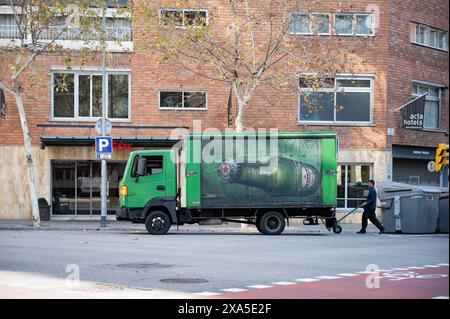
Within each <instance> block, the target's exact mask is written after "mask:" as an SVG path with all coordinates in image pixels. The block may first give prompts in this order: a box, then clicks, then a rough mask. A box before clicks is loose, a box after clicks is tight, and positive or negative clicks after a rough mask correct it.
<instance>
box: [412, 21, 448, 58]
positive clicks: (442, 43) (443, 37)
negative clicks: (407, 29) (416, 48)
mask: <svg viewBox="0 0 450 319" xmlns="http://www.w3.org/2000/svg"><path fill="white" fill-rule="evenodd" d="M411 42H412V43H414V44H419V45H424V46H427V47H430V48H434V49H438V50H444V51H448V32H447V31H444V30H440V29H437V28H433V27H430V26H427V25H424V24H420V23H415V22H412V23H411Z"/></svg>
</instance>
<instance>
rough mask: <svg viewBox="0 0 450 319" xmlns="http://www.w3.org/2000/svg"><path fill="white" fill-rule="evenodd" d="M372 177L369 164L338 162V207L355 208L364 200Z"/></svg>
mask: <svg viewBox="0 0 450 319" xmlns="http://www.w3.org/2000/svg"><path fill="white" fill-rule="evenodd" d="M371 179H372V165H371V164H340V165H338V167H337V193H338V194H337V197H338V207H339V208H355V207H358V206H359V205H361V204H362V203H363V202H364V201H365V200H366V197H367V196H366V193H367V191H368V190H369V187H368V183H369V180H371Z"/></svg>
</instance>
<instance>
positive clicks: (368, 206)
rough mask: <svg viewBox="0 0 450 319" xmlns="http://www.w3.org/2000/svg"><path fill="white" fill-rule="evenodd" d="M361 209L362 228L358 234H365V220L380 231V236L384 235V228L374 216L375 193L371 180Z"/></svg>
mask: <svg viewBox="0 0 450 319" xmlns="http://www.w3.org/2000/svg"><path fill="white" fill-rule="evenodd" d="M363 208H364V212H363V215H362V228H361V230H360V231H359V232H358V234H365V233H366V228H367V220H370V221H371V222H372V224H374V225H375V226H376V227H377V228H378V229H379V230H380V234H382V233H384V227H383V225H381V223H380V222H379V220H378V219H377V216H376V215H375V209H376V208H377V191H376V190H375V181H374V180H372V179H371V180H370V181H369V195H367V200H366V201H365V202H364V203H363Z"/></svg>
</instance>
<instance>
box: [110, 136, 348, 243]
mask: <svg viewBox="0 0 450 319" xmlns="http://www.w3.org/2000/svg"><path fill="white" fill-rule="evenodd" d="M337 152H338V139H337V136H336V134H335V133H304V132H302V133H277V134H271V133H264V134H256V133H255V134H246V133H242V134H239V133H235V134H211V135H206V134H203V135H194V134H192V135H187V136H186V137H185V138H184V139H183V140H182V142H180V143H179V145H177V146H175V147H174V148H172V149H170V150H144V151H134V152H131V154H130V157H129V159H128V162H127V165H126V168H125V172H124V177H123V179H122V181H121V183H120V207H121V209H120V210H119V211H117V213H116V217H117V219H118V220H127V221H132V222H135V223H145V226H146V228H147V230H148V232H149V233H151V234H164V233H166V232H167V231H168V230H169V228H170V226H171V225H183V224H186V223H187V224H193V223H199V224H208V223H209V224H211V223H222V222H239V223H247V224H254V225H256V227H257V229H258V230H259V231H260V232H261V233H263V234H267V235H276V234H280V233H281V232H282V231H283V230H284V228H285V225H286V223H287V224H288V225H289V220H290V218H304V219H305V221H308V222H309V223H310V224H317V221H318V219H321V220H323V221H324V223H325V225H326V227H327V228H328V229H329V230H330V229H333V230H334V231H335V232H336V233H339V232H340V230H341V229H340V226H339V225H338V224H337V221H336V217H335V213H336V202H337V198H336V197H337V192H336V189H337V185H336V184H337V178H336V174H337Z"/></svg>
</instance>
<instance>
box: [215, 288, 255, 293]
mask: <svg viewBox="0 0 450 319" xmlns="http://www.w3.org/2000/svg"><path fill="white" fill-rule="evenodd" d="M220 290H222V291H226V292H241V291H248V289H241V288H226V289H220Z"/></svg>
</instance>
